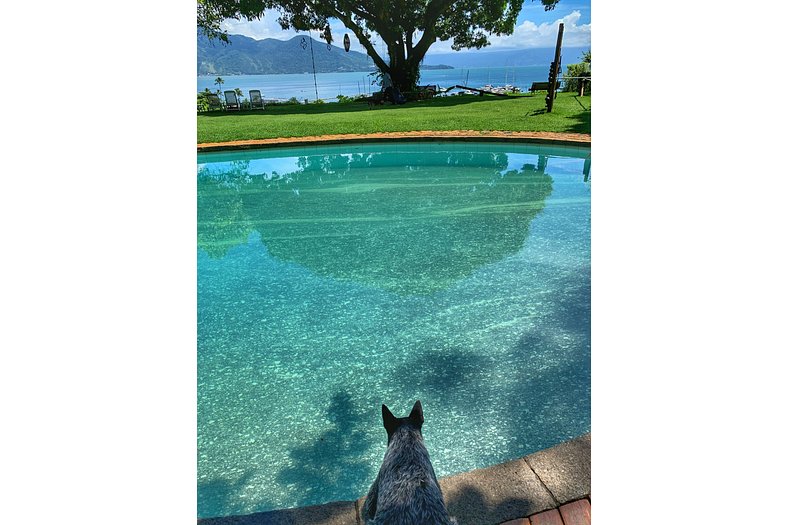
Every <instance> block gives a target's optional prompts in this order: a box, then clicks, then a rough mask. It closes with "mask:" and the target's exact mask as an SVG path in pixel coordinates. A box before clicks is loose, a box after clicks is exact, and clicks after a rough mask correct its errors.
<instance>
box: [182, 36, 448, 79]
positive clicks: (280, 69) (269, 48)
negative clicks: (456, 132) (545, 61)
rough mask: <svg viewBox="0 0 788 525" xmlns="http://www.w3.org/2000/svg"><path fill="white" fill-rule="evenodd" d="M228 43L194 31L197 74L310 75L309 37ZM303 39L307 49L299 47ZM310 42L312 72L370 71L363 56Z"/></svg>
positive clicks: (237, 39)
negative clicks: (313, 57) (313, 67)
mask: <svg viewBox="0 0 788 525" xmlns="http://www.w3.org/2000/svg"><path fill="white" fill-rule="evenodd" d="M228 37H229V39H230V42H231V43H230V44H223V43H222V42H221V41H219V40H218V39H216V40H213V41H212V40H209V39H208V38H207V37H206V36H204V35H203V34H202V33H201V32H200V31H199V30H198V31H197V74H198V75H276V74H283V73H311V72H312V53H311V52H310V50H309V41H310V38H309V37H308V36H303V37H301V36H296V37H293V38H291V39H290V40H277V39H275V38H266V39H264V40H255V39H254V38H249V37H247V36H243V35H228ZM302 39H303V41H304V42H306V49H304V48H303V47H302V44H301V42H302ZM311 40H312V46H313V49H314V52H315V70H316V71H317V72H318V73H339V72H344V71H372V70H373V69H374V64H373V63H372V59H371V58H369V57H368V56H367V54H366V53H359V52H358V51H349V52H346V51H345V48H344V47H342V43H341V41H340V42H337V43H338V44H339V45H338V46H336V45H332V46H331V49H329V48H328V46H327V45H326V43H325V42H323V41H321V40H315V39H311ZM423 67H424V69H452V67H451V66H447V65H445V64H440V63H437V62H433V63H431V64H430V65H429V66H428V65H424V66H423Z"/></svg>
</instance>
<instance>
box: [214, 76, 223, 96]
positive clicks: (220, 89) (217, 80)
mask: <svg viewBox="0 0 788 525" xmlns="http://www.w3.org/2000/svg"><path fill="white" fill-rule="evenodd" d="M213 83H214V84H216V85H217V86H219V89H217V90H216V92H217V93H219V94H221V93H222V84H224V79H223V78H222V77H216V80H214V81H213Z"/></svg>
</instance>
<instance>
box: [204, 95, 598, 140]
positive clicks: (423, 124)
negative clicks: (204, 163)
mask: <svg viewBox="0 0 788 525" xmlns="http://www.w3.org/2000/svg"><path fill="white" fill-rule="evenodd" d="M544 98H545V94H544V93H537V94H528V95H522V96H517V97H507V98H503V97H495V96H489V95H486V96H484V97H478V96H474V95H463V96H453V97H437V98H434V99H432V100H423V101H419V102H408V103H407V104H404V105H402V106H392V105H385V106H375V107H374V108H373V109H370V108H369V107H368V106H367V104H366V103H361V102H357V103H351V104H338V103H335V104H309V105H303V104H302V105H288V106H273V105H267V106H266V108H265V110H262V111H261V110H256V111H241V112H228V113H225V112H220V111H215V112H209V113H200V114H198V115H197V142H198V143H200V142H226V141H231V140H249V139H267V138H278V137H306V136H312V135H334V134H344V133H375V132H380V131H420V130H429V131H447V130H479V131H487V130H501V131H558V132H572V133H591V97H590V96H586V97H578V96H576V95H575V94H572V93H559V94H558V96H557V97H556V101H555V104H554V106H553V112H552V113H546V112H545V102H544Z"/></svg>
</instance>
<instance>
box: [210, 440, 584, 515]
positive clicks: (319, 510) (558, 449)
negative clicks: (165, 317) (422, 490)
mask: <svg viewBox="0 0 788 525" xmlns="http://www.w3.org/2000/svg"><path fill="white" fill-rule="evenodd" d="M438 483H439V484H440V486H441V490H443V495H444V498H445V499H446V506H447V507H448V509H449V513H450V514H451V515H452V516H454V517H455V518H457V523H458V524H459V525H589V524H590V523H591V434H590V433H588V434H585V435H583V436H580V437H578V438H576V439H573V440H570V441H567V442H564V443H561V444H559V445H556V446H554V447H552V448H548V449H546V450H541V451H539V452H535V453H533V454H529V455H527V456H525V457H522V458H519V459H514V460H512V461H507V462H506V463H501V464H499V465H494V466H492V467H488V468H483V469H478V470H472V471H470V472H464V473H462V474H457V475H455V476H448V477H445V478H441V479H440V480H439V481H438ZM363 504H364V498H363V497H362V498H360V499H358V500H356V501H337V502H333V503H326V504H325V505H315V506H311V507H300V508H294V509H283V510H276V511H271V512H260V513H256V514H249V515H245V516H227V517H220V518H206V519H200V520H197V523H198V524H199V525H363V521H362V520H361V517H360V511H361V508H362V506H363ZM425 525H426V524H425Z"/></svg>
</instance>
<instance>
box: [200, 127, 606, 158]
mask: <svg viewBox="0 0 788 525" xmlns="http://www.w3.org/2000/svg"><path fill="white" fill-rule="evenodd" d="M391 140H395V141H438V140H441V141H443V140H450V141H473V142H478V141H491V142H525V143H532V144H553V145H559V146H591V135H588V134H586V133H553V132H547V131H472V130H458V131H405V132H387V133H367V134H349V135H319V136H316V137H283V138H275V139H258V140H236V141H232V142H203V143H199V144H197V152H200V153H201V152H208V151H224V150H239V149H258V148H273V147H282V146H310V145H318V144H320V145H322V144H343V143H348V142H386V141H391Z"/></svg>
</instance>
